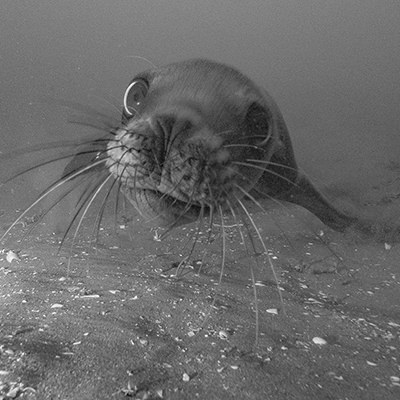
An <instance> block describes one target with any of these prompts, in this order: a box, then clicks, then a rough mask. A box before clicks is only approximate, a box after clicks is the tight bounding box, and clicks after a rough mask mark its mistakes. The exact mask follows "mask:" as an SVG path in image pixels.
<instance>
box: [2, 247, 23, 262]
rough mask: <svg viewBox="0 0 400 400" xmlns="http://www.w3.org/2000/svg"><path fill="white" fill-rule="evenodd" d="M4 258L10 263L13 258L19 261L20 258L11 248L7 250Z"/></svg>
mask: <svg viewBox="0 0 400 400" xmlns="http://www.w3.org/2000/svg"><path fill="white" fill-rule="evenodd" d="M6 260H7V261H8V262H9V263H11V262H12V261H13V260H15V261H21V259H20V258H19V256H18V254H17V253H16V252H15V251H12V250H9V251H7V254H6Z"/></svg>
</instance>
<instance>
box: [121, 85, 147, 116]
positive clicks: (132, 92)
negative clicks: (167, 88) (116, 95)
mask: <svg viewBox="0 0 400 400" xmlns="http://www.w3.org/2000/svg"><path fill="white" fill-rule="evenodd" d="M148 90H149V85H148V83H147V82H146V81H145V80H144V79H137V80H135V81H133V82H131V83H130V85H129V86H128V87H127V89H126V91H125V94H124V110H125V113H126V114H128V115H134V114H136V110H137V107H138V106H139V105H140V104H141V103H142V101H143V100H144V98H145V97H146V95H147V92H148Z"/></svg>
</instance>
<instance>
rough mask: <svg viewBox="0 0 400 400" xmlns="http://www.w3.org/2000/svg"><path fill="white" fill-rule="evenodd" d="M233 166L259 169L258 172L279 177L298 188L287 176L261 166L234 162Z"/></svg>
mask: <svg viewBox="0 0 400 400" xmlns="http://www.w3.org/2000/svg"><path fill="white" fill-rule="evenodd" d="M232 164H235V165H242V166H244V167H250V168H254V169H258V170H261V171H263V172H267V173H268V174H271V175H274V176H277V177H278V178H280V179H283V180H284V181H286V182H288V183H290V184H291V185H293V186H298V185H297V183H296V182H293V181H291V180H290V179H288V178H286V177H285V176H282V175H281V174H279V173H278V172H275V171H271V170H270V169H265V168H263V167H260V166H259V165H254V164H250V163H246V162H242V161H233V162H232Z"/></svg>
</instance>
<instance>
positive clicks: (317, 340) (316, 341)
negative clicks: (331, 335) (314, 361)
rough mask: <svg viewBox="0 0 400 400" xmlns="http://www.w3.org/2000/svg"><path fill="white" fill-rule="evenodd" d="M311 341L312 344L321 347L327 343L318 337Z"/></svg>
mask: <svg viewBox="0 0 400 400" xmlns="http://www.w3.org/2000/svg"><path fill="white" fill-rule="evenodd" d="M312 341H313V343H315V344H319V345H321V346H323V345H324V344H327V343H328V342H327V341H326V340H325V339H322V338H321V337H318V336H316V337H313V339H312Z"/></svg>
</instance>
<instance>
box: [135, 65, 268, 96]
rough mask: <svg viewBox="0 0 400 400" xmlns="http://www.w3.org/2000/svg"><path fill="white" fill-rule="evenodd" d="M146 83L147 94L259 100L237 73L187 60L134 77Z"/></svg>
mask: <svg viewBox="0 0 400 400" xmlns="http://www.w3.org/2000/svg"><path fill="white" fill-rule="evenodd" d="M137 78H144V79H146V80H147V81H148V83H149V89H150V91H153V92H157V93H158V94H159V93H162V92H168V93H169V94H170V95H171V96H177V95H179V96H180V97H186V96H188V97H189V96H190V98H191V99H192V100H195V99H196V97H197V98H199V99H203V100H204V99H205V98H208V99H211V98H212V99H215V100H216V101H225V102H226V101H228V102H229V101H231V102H233V103H237V102H240V103H241V102H245V103H248V102H252V101H255V100H259V99H260V98H261V97H262V94H261V93H260V91H259V89H258V88H257V86H256V85H255V84H254V83H253V82H252V81H251V80H250V79H248V78H247V77H246V76H244V75H243V74H241V73H240V72H239V71H237V70H235V69H234V68H231V67H229V66H226V65H223V64H219V63H216V62H212V61H208V60H188V61H184V62H179V63H174V64H169V65H166V66H164V67H161V68H157V69H152V70H148V71H145V72H143V73H141V74H139V75H137V76H136V78H135V79H137Z"/></svg>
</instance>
